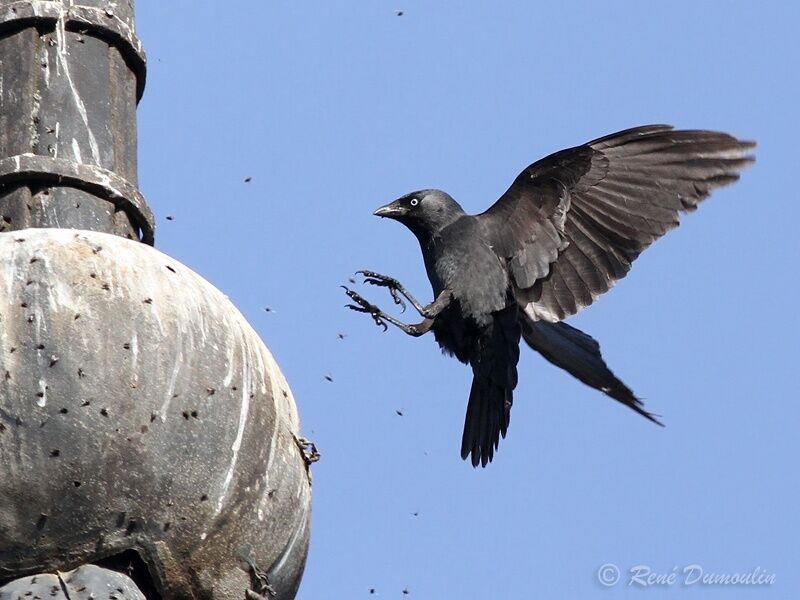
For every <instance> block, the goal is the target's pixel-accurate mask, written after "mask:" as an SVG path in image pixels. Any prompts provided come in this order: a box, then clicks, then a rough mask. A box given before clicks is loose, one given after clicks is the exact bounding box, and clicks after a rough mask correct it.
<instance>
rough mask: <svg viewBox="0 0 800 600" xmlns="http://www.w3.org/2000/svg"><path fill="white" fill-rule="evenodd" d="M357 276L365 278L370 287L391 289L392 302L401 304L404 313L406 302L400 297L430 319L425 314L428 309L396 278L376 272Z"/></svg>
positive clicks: (366, 272) (359, 272) (362, 272)
mask: <svg viewBox="0 0 800 600" xmlns="http://www.w3.org/2000/svg"><path fill="white" fill-rule="evenodd" d="M356 274H357V275H363V276H364V283H368V284H370V285H377V286H380V287H385V288H389V293H390V294H391V295H392V300H394V303H395V304H399V305H400V306H402V307H403V311H405V309H406V305H405V302H403V299H402V298H401V297H400V296H403V298H405V299H406V300H408V301H409V302H410V303H411V305H412V306H413V307H414V308H416V309H417V312H418V313H419V314H421V315H422V316H423V317H426V318H427V317H429V316H430V315H428V314H425V309H426V308H427V307H424V306H422V304H420V302H419V301H418V300H417V299H416V298H414V296H412V295H411V294H410V293H409V291H408V290H407V289H406V288H405V287H403V284H401V283H400V282H399V281H397V279H395V278H394V277H389V276H388V275H381V274H380V273H376V272H375V271H358V272H357V273H356Z"/></svg>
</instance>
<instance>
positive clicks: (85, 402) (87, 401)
mask: <svg viewBox="0 0 800 600" xmlns="http://www.w3.org/2000/svg"><path fill="white" fill-rule="evenodd" d="M91 403H92V401H91V400H84V401H83V402H81V406H89V405H90V404H91Z"/></svg>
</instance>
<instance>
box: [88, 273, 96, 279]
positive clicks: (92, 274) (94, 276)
mask: <svg viewBox="0 0 800 600" xmlns="http://www.w3.org/2000/svg"><path fill="white" fill-rule="evenodd" d="M89 277H91V278H92V279H97V273H89Z"/></svg>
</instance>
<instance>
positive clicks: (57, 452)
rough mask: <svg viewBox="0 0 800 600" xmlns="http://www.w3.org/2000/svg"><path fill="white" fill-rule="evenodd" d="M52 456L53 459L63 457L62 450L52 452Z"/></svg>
mask: <svg viewBox="0 0 800 600" xmlns="http://www.w3.org/2000/svg"><path fill="white" fill-rule="evenodd" d="M50 456H52V457H53V458H56V457H58V456H61V450H59V449H58V448H56V449H55V450H50Z"/></svg>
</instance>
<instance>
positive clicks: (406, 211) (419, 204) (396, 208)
mask: <svg viewBox="0 0 800 600" xmlns="http://www.w3.org/2000/svg"><path fill="white" fill-rule="evenodd" d="M373 214H374V215H376V216H378V217H386V218H387V219H394V220H395V221H400V222H401V223H402V224H403V225H405V226H406V227H408V228H409V229H410V230H411V231H412V232H414V234H415V235H416V236H417V237H418V238H420V239H424V238H426V237H429V236H432V235H434V234H436V233H437V232H438V231H440V230H441V229H442V228H443V227H446V226H447V225H449V224H450V223H452V222H453V221H455V220H456V219H457V218H458V217H460V216H462V215H463V214H464V211H463V210H462V208H461V206H459V204H458V202H456V201H455V200H453V198H452V197H450V195H449V194H446V193H445V192H443V191H441V190H420V191H418V192H411V193H410V194H406V195H405V196H403V197H402V198H398V199H397V200H395V201H394V202H391V203H390V204H387V205H386V206H381V207H380V208H379V209H378V210H376V211H375V212H374V213H373Z"/></svg>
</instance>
